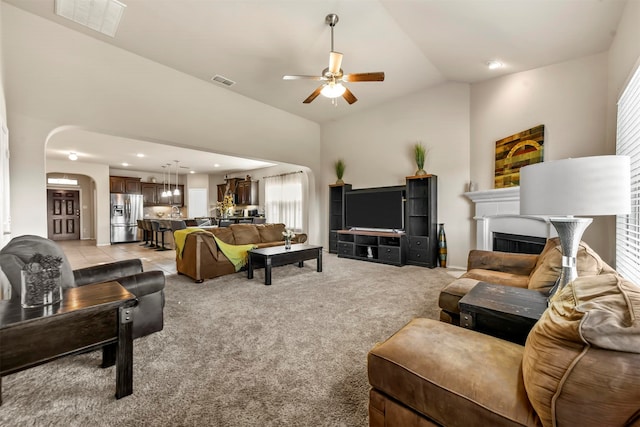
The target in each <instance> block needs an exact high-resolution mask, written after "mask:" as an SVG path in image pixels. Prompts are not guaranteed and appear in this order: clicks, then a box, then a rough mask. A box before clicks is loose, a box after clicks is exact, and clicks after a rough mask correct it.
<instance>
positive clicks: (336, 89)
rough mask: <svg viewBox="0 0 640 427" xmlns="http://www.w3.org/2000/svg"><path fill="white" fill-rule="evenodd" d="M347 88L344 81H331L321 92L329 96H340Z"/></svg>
mask: <svg viewBox="0 0 640 427" xmlns="http://www.w3.org/2000/svg"><path fill="white" fill-rule="evenodd" d="M346 90H347V88H346V87H344V86H342V83H335V82H330V83H327V84H325V85H324V87H323V88H322V90H321V91H320V93H321V94H322V96H325V97H327V98H338V97H340V96H342V94H343V93H344V92H345V91H346Z"/></svg>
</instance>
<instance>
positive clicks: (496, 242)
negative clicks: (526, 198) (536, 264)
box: [464, 187, 557, 253]
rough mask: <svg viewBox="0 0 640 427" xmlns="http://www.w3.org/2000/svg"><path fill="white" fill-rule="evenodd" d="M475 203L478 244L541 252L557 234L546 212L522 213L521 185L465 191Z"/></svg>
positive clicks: (488, 247)
mask: <svg viewBox="0 0 640 427" xmlns="http://www.w3.org/2000/svg"><path fill="white" fill-rule="evenodd" d="M464 195H465V196H466V197H468V198H469V199H470V200H471V201H473V202H474V203H475V216H474V217H473V219H474V220H475V221H476V248H477V249H483V250H487V251H501V252H522V253H540V251H542V248H543V247H544V244H545V243H546V241H547V239H548V238H550V237H555V236H557V233H556V230H555V228H554V227H553V225H552V224H551V222H550V221H549V218H548V217H546V216H537V215H520V187H508V188H498V189H494V190H485V191H474V192H470V193H464Z"/></svg>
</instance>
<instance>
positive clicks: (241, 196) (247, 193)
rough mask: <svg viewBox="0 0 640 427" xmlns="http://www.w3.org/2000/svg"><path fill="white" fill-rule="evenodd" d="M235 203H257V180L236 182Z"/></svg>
mask: <svg viewBox="0 0 640 427" xmlns="http://www.w3.org/2000/svg"><path fill="white" fill-rule="evenodd" d="M236 196H237V202H236V203H237V204H239V205H257V204H258V181H246V180H245V181H238V182H237V184H236Z"/></svg>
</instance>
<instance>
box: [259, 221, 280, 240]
mask: <svg viewBox="0 0 640 427" xmlns="http://www.w3.org/2000/svg"><path fill="white" fill-rule="evenodd" d="M256 228H257V229H258V233H260V242H263V243H264V242H281V241H283V240H284V236H283V235H282V232H283V231H284V229H285V227H284V224H281V223H277V224H260V225H258V226H256Z"/></svg>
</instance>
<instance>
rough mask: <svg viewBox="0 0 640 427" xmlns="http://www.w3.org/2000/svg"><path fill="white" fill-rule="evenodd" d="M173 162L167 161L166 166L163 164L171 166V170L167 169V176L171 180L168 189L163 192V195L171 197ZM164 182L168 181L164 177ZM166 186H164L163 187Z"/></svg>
mask: <svg viewBox="0 0 640 427" xmlns="http://www.w3.org/2000/svg"><path fill="white" fill-rule="evenodd" d="M170 166H171V163H167V164H166V165H165V166H162V168H163V169H164V168H166V167H169V170H168V171H167V178H168V180H169V182H168V184H167V188H168V189H167V190H165V191H163V192H162V197H169V196H170V195H171V168H170ZM163 182H167V180H166V179H164V178H163ZM163 188H164V187H163Z"/></svg>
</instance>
